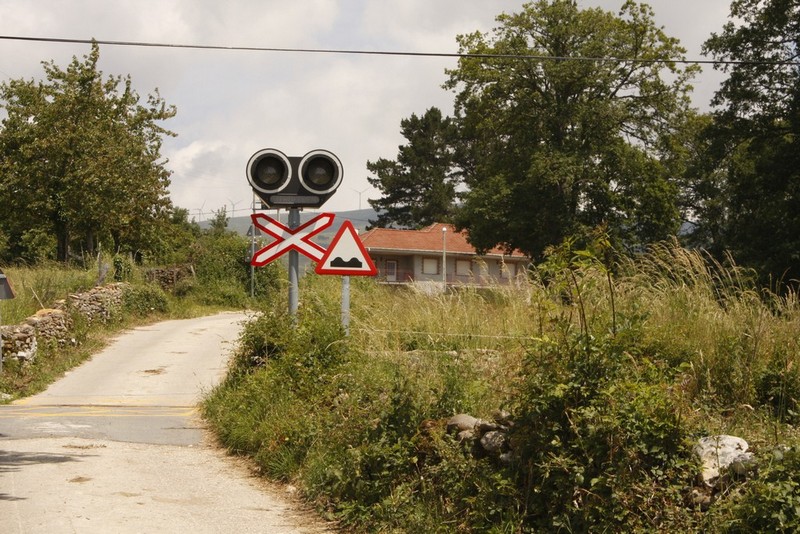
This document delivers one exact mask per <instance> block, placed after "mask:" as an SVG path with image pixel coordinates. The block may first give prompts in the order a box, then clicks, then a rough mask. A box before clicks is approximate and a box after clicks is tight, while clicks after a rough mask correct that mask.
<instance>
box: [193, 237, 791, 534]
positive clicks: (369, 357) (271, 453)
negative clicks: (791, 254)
mask: <svg viewBox="0 0 800 534" xmlns="http://www.w3.org/2000/svg"><path fill="white" fill-rule="evenodd" d="M606 245H607V241H604V240H602V239H599V240H595V242H594V245H593V246H592V247H589V248H588V249H584V250H576V249H574V248H573V245H572V244H571V243H570V242H567V243H565V244H564V245H562V246H561V247H557V248H552V249H550V251H549V252H548V256H547V260H546V261H545V262H543V263H542V265H541V266H539V267H538V268H537V269H536V270H535V271H534V272H533V273H531V277H530V279H528V280H520V281H519V283H518V284H517V285H516V286H514V287H507V288H501V287H498V288H494V289H491V290H485V289H480V290H478V289H472V288H466V287H465V288H460V289H456V290H453V291H451V292H448V293H447V294H440V295H438V296H431V295H428V294H424V293H418V292H415V291H413V290H408V289H400V288H391V287H382V286H379V285H377V284H375V283H373V282H372V281H370V280H354V283H353V284H352V290H353V296H352V305H353V311H352V312H353V313H352V315H353V318H352V323H351V332H350V335H349V336H346V335H345V334H344V332H343V331H342V329H341V327H340V325H339V291H340V288H339V280H338V278H337V279H331V278H325V277H317V276H313V275H307V276H306V277H305V278H304V279H303V284H304V287H303V289H302V293H301V296H302V299H301V307H300V311H299V315H298V318H297V324H296V325H293V324H292V321H291V320H290V318H288V317H287V316H286V314H285V313H284V312H283V311H282V310H283V309H284V306H283V305H282V304H280V305H279V304H272V305H270V306H269V308H267V309H263V310H261V313H260V314H258V315H257V316H256V317H255V318H254V320H253V321H252V322H251V323H250V324H249V325H248V326H247V327H246V330H245V332H244V334H243V336H242V340H241V341H242V343H241V347H240V350H239V353H238V355H237V357H236V362H235V364H234V367H233V369H232V370H231V373H230V376H229V377H228V379H227V380H226V381H225V382H224V383H223V384H222V385H221V386H220V387H218V388H217V389H216V390H215V391H214V392H213V393H212V394H211V396H210V397H209V398H208V399H207V401H206V402H205V404H204V406H203V411H204V414H205V416H206V417H207V418H208V420H209V421H210V422H211V424H212V425H213V428H214V430H215V431H216V432H217V433H218V435H219V436H220V438H221V439H222V442H223V443H224V444H225V446H227V447H228V448H229V449H230V450H231V451H233V452H235V453H237V454H245V455H249V456H252V457H253V458H254V460H255V462H256V463H257V465H258V467H259V469H260V470H261V471H262V472H263V474H264V475H265V476H268V477H270V478H272V479H277V480H282V481H287V482H291V483H292V484H295V485H297V486H298V487H300V488H302V492H303V493H304V494H305V495H306V496H307V497H308V498H309V499H310V500H312V501H313V502H315V503H316V504H317V506H318V507H319V509H320V510H321V511H322V512H323V513H324V514H326V515H327V516H328V517H329V518H331V519H336V520H337V521H340V522H341V524H342V525H343V526H344V528H345V530H347V531H362V532H423V531H431V532H526V531H531V532H534V531H535V532H542V531H545V532H551V531H563V532H587V531H598V532H599V531H615V532H616V531H641V532H644V531H655V530H658V531H668V532H755V531H762V532H763V531H776V532H777V531H785V532H788V531H793V530H795V529H796V528H797V527H798V526H800V514H798V512H797V510H798V505H800V493H798V491H797V489H796V488H797V487H798V483H800V478H798V475H797V471H796V470H795V469H794V467H795V464H796V463H797V462H798V459H797V456H796V451H797V449H796V447H797V445H798V437H800V436H798V433H797V431H796V428H795V424H796V422H797V418H798V414H800V408H799V407H798V406H797V403H798V399H800V361H798V358H800V302H799V301H798V295H797V294H796V293H793V292H787V293H784V294H782V295H777V294H773V293H770V292H766V291H762V290H760V289H759V288H758V286H757V285H755V283H754V278H755V275H754V273H752V272H749V271H746V270H743V269H740V268H738V267H736V266H735V265H732V264H728V265H722V264H719V263H717V262H715V261H713V260H710V259H709V257H708V256H706V255H705V254H703V253H701V252H697V251H687V250H685V249H683V248H681V247H679V246H677V245H676V244H674V243H667V244H662V245H657V246H654V247H652V249H651V250H650V252H649V253H647V254H644V255H641V256H638V257H636V258H633V259H630V258H622V257H615V256H614V255H613V253H612V251H610V250H609V249H607V247H606ZM498 410H504V411H507V412H509V414H510V419H511V421H513V427H512V429H511V433H510V443H511V446H512V448H511V452H512V454H511V460H510V462H509V463H504V462H501V461H498V460H497V459H494V458H491V457H479V456H476V455H475V454H474V451H472V450H470V449H469V448H468V447H465V446H464V445H463V444H461V443H459V442H458V440H457V439H456V438H455V436H454V435H453V434H449V433H447V432H446V429H445V424H446V420H447V419H448V418H449V417H451V416H453V415H454V414H458V413H469V414H471V415H474V416H476V417H480V418H483V419H487V420H491V419H492V417H493V415H494V413H495V412H496V411H498ZM717 434H734V435H737V436H741V437H744V438H745V439H746V440H747V441H748V442H749V444H750V446H751V449H750V450H751V451H753V452H754V453H755V455H756V457H757V459H758V462H759V473H758V476H757V477H752V478H748V479H741V480H736V479H732V480H731V481H730V482H729V483H728V484H727V485H726V486H725V487H724V488H722V489H718V490H716V491H717V493H715V495H714V500H713V502H712V504H711V505H710V506H709V505H708V504H707V503H706V504H702V505H701V504H700V503H698V502H696V501H695V500H694V497H693V496H694V495H695V493H696V492H695V491H694V490H696V489H697V488H698V481H697V476H698V474H699V465H698V463H697V461H696V460H695V459H694V458H693V456H692V453H691V449H692V446H693V444H694V443H695V442H696V441H697V440H698V439H699V438H701V437H703V436H708V435H717ZM776 450H781V451H784V452H782V453H781V455H782V457H783V460H782V461H780V462H779V461H777V460H776V458H777V457H776V456H774V453H775V451H776Z"/></svg>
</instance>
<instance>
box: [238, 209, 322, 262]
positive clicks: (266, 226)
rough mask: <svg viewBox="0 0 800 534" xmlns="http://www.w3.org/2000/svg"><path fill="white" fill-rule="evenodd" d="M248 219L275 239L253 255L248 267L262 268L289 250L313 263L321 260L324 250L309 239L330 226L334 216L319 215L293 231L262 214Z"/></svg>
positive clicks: (253, 215) (254, 214)
mask: <svg viewBox="0 0 800 534" xmlns="http://www.w3.org/2000/svg"><path fill="white" fill-rule="evenodd" d="M250 218H251V219H252V221H253V224H254V225H255V226H257V227H258V228H260V229H261V230H262V231H264V232H266V233H268V234H269V235H271V236H272V237H274V238H275V241H273V242H272V243H270V244H269V245H267V246H266V247H264V248H262V249H260V250H258V251H257V252H256V253H255V254H253V258H252V259H251V260H250V265H254V266H255V267H263V266H264V265H266V264H268V263H269V262H271V261H272V260H274V259H276V258H277V257H278V256H280V255H281V254H283V253H284V252H288V251H290V250H296V251H297V252H300V253H301V254H304V255H305V256H308V257H309V258H311V259H312V260H314V261H319V260H321V259H322V257H323V256H324V255H325V249H324V248H322V247H321V246H319V245H317V244H316V243H314V242H313V241H311V238H312V237H314V236H315V235H317V234H318V233H320V232H322V231H323V230H325V229H326V228H328V227H329V226H330V225H332V224H333V218H334V215H333V213H320V214H319V215H317V216H316V217H314V218H313V219H311V220H310V221H308V222H307V223H305V224H303V225H302V226H298V227H297V228H295V229H294V230H292V229H290V228H289V227H287V226H284V225H283V224H281V223H280V222H278V221H276V220H275V219H273V218H272V217H270V216H268V215H264V214H263V213H253V214H252V215H250Z"/></svg>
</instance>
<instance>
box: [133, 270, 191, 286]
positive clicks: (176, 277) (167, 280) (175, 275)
mask: <svg viewBox="0 0 800 534" xmlns="http://www.w3.org/2000/svg"><path fill="white" fill-rule="evenodd" d="M191 277H194V267H193V266H191V265H178V266H176V267H162V268H157V269H149V270H148V271H146V272H145V279H147V281H148V282H155V283H156V284H158V285H159V286H160V287H161V289H163V290H164V291H172V290H173V289H175V286H176V285H177V283H178V282H180V281H181V280H183V279H185V278H191Z"/></svg>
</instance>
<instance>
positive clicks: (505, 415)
mask: <svg viewBox="0 0 800 534" xmlns="http://www.w3.org/2000/svg"><path fill="white" fill-rule="evenodd" d="M492 419H494V422H495V423H497V424H498V425H500V426H504V427H510V426H514V423H513V421H511V414H510V413H509V412H507V411H505V410H495V412H494V413H493V414H492Z"/></svg>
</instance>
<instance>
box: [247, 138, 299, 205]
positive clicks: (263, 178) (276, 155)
mask: <svg viewBox="0 0 800 534" xmlns="http://www.w3.org/2000/svg"><path fill="white" fill-rule="evenodd" d="M291 177H292V166H291V165H290V163H289V158H287V157H286V155H285V154H284V153H283V152H281V151H280V150H275V149H274V148H265V149H263V150H259V151H258V152H256V153H255V154H253V155H252V156H251V157H250V160H249V161H248V162H247V181H248V182H250V185H251V186H252V187H253V189H255V190H257V191H260V192H262V193H267V194H274V193H278V192H280V191H282V190H283V189H285V188H286V186H287V185H289V179H290V178H291Z"/></svg>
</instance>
